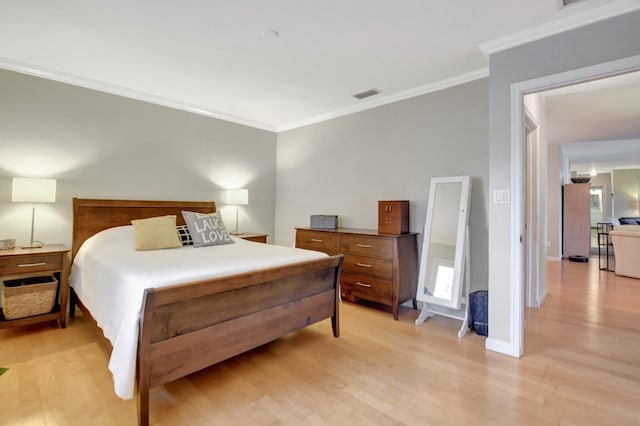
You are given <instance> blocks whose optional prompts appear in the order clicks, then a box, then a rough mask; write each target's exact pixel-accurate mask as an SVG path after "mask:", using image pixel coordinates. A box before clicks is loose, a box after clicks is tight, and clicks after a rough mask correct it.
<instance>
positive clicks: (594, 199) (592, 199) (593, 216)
mask: <svg viewBox="0 0 640 426" xmlns="http://www.w3.org/2000/svg"><path fill="white" fill-rule="evenodd" d="M603 200H604V187H603V186H592V187H591V188H590V189H589V206H590V208H589V213H590V225H591V252H592V253H597V252H598V224H599V223H603V222H604V201H603Z"/></svg>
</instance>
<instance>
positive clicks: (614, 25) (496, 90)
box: [489, 12, 640, 345]
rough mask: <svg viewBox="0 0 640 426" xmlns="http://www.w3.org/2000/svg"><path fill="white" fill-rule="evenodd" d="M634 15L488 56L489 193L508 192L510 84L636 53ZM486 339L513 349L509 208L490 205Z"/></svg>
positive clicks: (639, 24) (639, 34) (639, 36)
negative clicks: (494, 191)
mask: <svg viewBox="0 0 640 426" xmlns="http://www.w3.org/2000/svg"><path fill="white" fill-rule="evenodd" d="M638 40H640V12H633V13H629V14H627V15H623V16H619V17H615V18H612V19H608V20H605V21H602V22H598V23H594V24H591V25H588V26H585V27H581V28H577V29H575V30H572V31H568V32H565V33H562V34H559V35H556V36H552V37H548V38H545V39H542V40H538V41H535V42H532V43H528V44H525V45H522V46H519V47H514V48H512V49H508V50H505V51H502V52H498V53H494V54H492V55H491V57H490V90H489V92H490V94H489V102H490V111H491V117H490V161H489V164H490V180H489V182H490V184H489V191H490V193H492V192H493V190H494V189H505V188H510V187H511V141H510V120H511V117H510V89H511V84H513V83H516V82H522V81H527V80H531V79H535V78H539V77H543V76H547V75H551V74H556V73H560V72H565V71H569V70H574V69H578V68H583V67H587V66H591V65H595V64H600V63H603V62H609V61H614V60H617V59H621V58H626V57H630V56H635V55H638V54H640V43H638ZM489 210H490V215H489V229H490V238H489V293H490V295H491V297H490V298H489V330H490V331H489V337H490V339H492V340H493V341H495V342H501V343H503V344H505V345H511V344H513V341H512V335H513V334H512V331H513V330H515V329H516V327H518V324H512V323H511V319H510V310H511V272H512V271H511V269H512V268H511V265H510V262H509V261H508V259H510V253H511V249H512V245H513V244H516V243H517V242H516V241H511V238H510V233H511V227H510V223H511V217H510V213H511V206H510V205H494V204H491V205H490V208H489Z"/></svg>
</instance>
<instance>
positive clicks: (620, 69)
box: [487, 56, 640, 357]
mask: <svg viewBox="0 0 640 426" xmlns="http://www.w3.org/2000/svg"><path fill="white" fill-rule="evenodd" d="M638 70H640V56H636V57H630V58H625V59H621V60H617V61H612V62H607V63H602V64H598V65H593V66H589V67H585V68H581V69H576V70H572V71H567V72H563V73H559V74H554V75H549V76H545V77H540V78H537V79H533V80H528V81H523V82H519V83H514V84H512V85H511V135H512V137H511V193H512V204H511V227H510V230H511V239H512V241H518V239H520V241H522V239H521V236H522V231H521V230H522V229H523V223H524V221H525V211H526V210H525V203H524V202H523V200H522V199H521V196H520V195H519V194H523V192H524V191H523V189H524V188H523V186H524V183H525V179H524V162H525V160H526V143H525V140H526V139H525V125H524V103H523V98H524V95H526V94H531V93H537V92H541V91H544V90H548V89H552V88H558V87H564V86H568V85H573V84H578V83H582V82H586V81H592V80H597V79H603V78H606V77H609V76H613V75H618V74H624V73H629V72H633V71H638ZM542 160H543V161H544V162H546V158H542ZM546 189H547V188H546V187H545V188H540V187H539V188H538V191H537V196H538V197H540V199H543V200H544V202H545V204H546V197H547V194H546ZM523 195H524V194H523ZM544 227H545V232H546V215H545V218H544ZM537 248H538V249H540V248H541V247H540V243H538V247H537ZM524 253H525V247H524V245H523V244H515V245H514V246H513V249H512V251H511V256H510V257H511V265H512V269H511V285H510V296H511V297H510V306H511V310H510V324H511V327H510V328H511V330H510V331H511V332H510V341H509V344H508V345H504V344H500V345H498V343H497V342H492V341H491V342H490V341H488V342H487V347H488V348H489V349H492V348H495V349H496V350H498V351H499V352H503V353H507V354H510V355H513V356H517V357H520V356H522V354H523V353H524V310H525V291H526V287H525V279H526V278H525V273H524V272H525V270H526V266H525V265H526V262H525V261H524ZM527 256H528V257H530V253H528V254H527ZM543 274H544V276H543ZM538 275H539V276H538V280H539V282H540V281H542V280H545V282H546V271H544V272H543V273H539V274H538Z"/></svg>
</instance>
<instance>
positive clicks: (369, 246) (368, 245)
mask: <svg viewBox="0 0 640 426" xmlns="http://www.w3.org/2000/svg"><path fill="white" fill-rule="evenodd" d="M357 246H358V247H362V248H371V244H357Z"/></svg>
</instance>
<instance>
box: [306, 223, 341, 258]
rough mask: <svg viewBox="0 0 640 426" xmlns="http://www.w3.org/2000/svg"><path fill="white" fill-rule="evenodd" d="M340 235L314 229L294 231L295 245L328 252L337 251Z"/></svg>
mask: <svg viewBox="0 0 640 426" xmlns="http://www.w3.org/2000/svg"><path fill="white" fill-rule="evenodd" d="M339 240H340V237H339V236H338V235H337V234H331V233H328V232H315V231H305V230H300V229H299V230H297V231H296V247H298V248H304V249H309V250H318V251H323V252H328V253H331V254H333V253H337V252H338V245H339V243H338V242H339Z"/></svg>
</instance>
